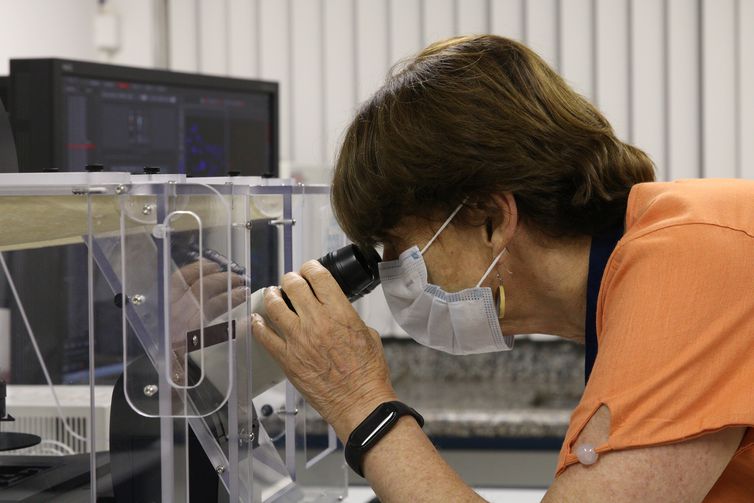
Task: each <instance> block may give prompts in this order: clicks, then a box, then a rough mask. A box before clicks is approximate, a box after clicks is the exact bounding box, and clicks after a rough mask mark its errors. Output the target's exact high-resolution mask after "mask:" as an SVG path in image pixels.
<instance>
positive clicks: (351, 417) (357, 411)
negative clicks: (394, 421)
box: [330, 390, 398, 444]
mask: <svg viewBox="0 0 754 503" xmlns="http://www.w3.org/2000/svg"><path fill="white" fill-rule="evenodd" d="M393 400H398V396H397V395H396V394H395V392H394V391H392V390H390V391H387V390H386V391H384V392H381V393H377V394H373V395H370V396H369V397H363V398H361V399H360V400H357V401H354V403H352V404H351V405H350V406H349V407H348V408H346V409H344V411H343V413H341V414H338V415H337V417H334V418H333V421H332V422H331V423H330V424H331V425H332V427H333V429H334V430H335V433H336V434H337V435H338V438H339V439H340V441H341V442H342V443H344V444H345V443H346V441H347V440H348V437H349V435H351V432H352V431H353V430H354V429H356V427H357V426H359V425H360V424H361V423H362V422H363V421H364V419H366V417H367V416H368V415H369V414H371V413H372V411H374V409H376V408H377V407H378V406H379V405H380V404H383V403H385V402H391V401H393Z"/></svg>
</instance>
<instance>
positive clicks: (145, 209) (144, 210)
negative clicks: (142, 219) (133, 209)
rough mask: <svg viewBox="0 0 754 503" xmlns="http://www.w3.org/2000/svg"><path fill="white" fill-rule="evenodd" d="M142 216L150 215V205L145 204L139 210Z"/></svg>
mask: <svg viewBox="0 0 754 503" xmlns="http://www.w3.org/2000/svg"><path fill="white" fill-rule="evenodd" d="M141 213H142V215H151V214H152V205H151V204H145V205H144V207H143V208H142V209H141Z"/></svg>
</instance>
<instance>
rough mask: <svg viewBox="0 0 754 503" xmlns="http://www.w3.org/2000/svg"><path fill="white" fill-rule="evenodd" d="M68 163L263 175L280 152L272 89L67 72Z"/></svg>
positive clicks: (199, 173)
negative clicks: (245, 89) (203, 86)
mask: <svg viewBox="0 0 754 503" xmlns="http://www.w3.org/2000/svg"><path fill="white" fill-rule="evenodd" d="M62 95H63V100H64V101H65V105H64V117H63V123H62V128H61V134H62V135H63V138H64V139H65V140H64V141H65V145H64V148H65V164H66V169H67V170H72V169H73V168H75V167H81V166H85V165H87V164H91V163H98V164H103V165H105V166H107V167H108V170H110V171H129V172H137V171H141V170H142V169H143V167H144V165H145V163H148V164H149V165H150V166H152V167H159V168H160V171H161V172H163V173H183V174H187V175H193V176H222V175H225V174H226V173H227V172H228V171H237V172H239V173H250V174H251V173H254V174H261V173H264V172H265V171H266V170H267V167H268V166H269V165H270V161H271V156H272V144H271V140H272V130H271V128H272V124H271V120H270V112H269V109H270V103H269V101H270V96H269V95H266V94H261V93H260V94H250V93H241V92H232V91H218V90H209V89H201V88H192V87H179V86H171V85H162V84H152V83H144V82H127V81H118V80H108V79H96V78H91V77H78V76H64V77H63V82H62Z"/></svg>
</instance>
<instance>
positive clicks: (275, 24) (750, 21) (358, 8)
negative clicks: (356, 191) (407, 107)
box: [0, 0, 754, 179]
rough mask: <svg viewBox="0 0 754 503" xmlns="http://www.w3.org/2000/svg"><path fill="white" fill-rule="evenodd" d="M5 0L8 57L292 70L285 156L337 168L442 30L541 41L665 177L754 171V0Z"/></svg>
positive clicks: (229, 71) (1, 44) (272, 75)
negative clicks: (409, 64) (103, 46)
mask: <svg viewBox="0 0 754 503" xmlns="http://www.w3.org/2000/svg"><path fill="white" fill-rule="evenodd" d="M105 8H106V9H107V10H109V11H110V12H113V13H115V14H116V15H118V18H119V24H120V28H121V37H120V43H121V47H120V50H118V51H117V52H116V53H114V54H113V55H112V56H108V55H106V54H104V53H102V52H98V50H97V48H96V47H95V44H94V37H93V18H94V16H95V14H96V13H97V10H98V7H97V2H96V0H23V1H19V0H0V13H3V15H4V18H5V19H4V22H3V26H2V28H0V75H2V74H7V69H8V60H9V59H10V58H11V57H45V56H59V57H68V58H76V59H90V60H100V61H112V62H114V63H121V64H127V65H136V66H147V67H154V66H164V65H169V67H170V68H173V69H176V70H184V71H199V72H204V73H212V74H219V75H232V76H238V77H247V78H263V79H270V80H277V81H280V83H281V158H282V159H283V160H284V161H289V162H290V163H292V164H293V166H294V169H296V170H299V171H303V172H304V174H307V173H308V174H309V175H310V176H311V177H313V178H326V176H327V169H328V167H329V166H330V165H331V163H332V160H333V157H334V154H335V151H336V148H337V144H338V140H339V138H340V135H341V133H342V131H343V128H344V126H345V125H346V124H347V122H348V120H349V118H350V117H351V116H352V114H353V112H354V109H355V107H356V105H357V104H358V103H359V102H361V101H363V100H364V99H366V98H367V97H368V96H369V95H370V94H371V93H372V92H373V91H374V90H375V89H376V88H377V87H378V86H379V85H380V83H381V82H382V81H383V80H384V77H385V75H386V74H387V72H388V69H389V68H390V66H392V65H393V64H394V63H395V62H396V61H398V60H399V59H401V58H404V57H407V56H410V55H411V54H414V53H415V52H416V51H418V50H420V49H421V48H422V47H423V46H424V45H426V44H427V43H429V42H431V41H434V40H436V39H438V38H442V37H447V36H452V35H454V34H462V33H482V32H489V33H496V34H500V35H505V36H509V37H512V38H516V39H519V40H522V41H524V42H525V43H527V44H529V45H530V46H531V47H533V48H534V49H535V50H537V51H538V52H539V53H540V54H542V55H543V56H544V57H545V59H547V61H549V62H550V63H551V64H552V65H553V66H554V67H555V68H556V69H558V70H559V71H560V72H561V73H562V74H563V75H564V76H565V77H566V79H567V80H568V81H569V82H571V83H572V84H573V85H574V87H576V89H578V90H579V91H580V92H582V93H583V94H584V95H586V96H587V97H589V98H590V99H592V100H593V101H594V102H595V103H596V104H597V105H598V106H599V107H600V108H601V109H602V110H603V111H604V112H605V113H606V115H607V116H608V118H609V119H610V120H611V122H612V123H613V125H614V127H615V129H616V130H617V131H618V133H619V134H620V135H621V136H622V137H623V138H625V139H627V140H629V141H631V142H634V143H636V144H637V145H638V146H640V147H642V148H644V149H645V150H646V151H647V152H648V153H649V154H650V155H651V156H652V158H653V159H654V160H655V162H656V163H657V166H658V174H659V176H660V177H661V178H670V179H672V178H681V177H689V176H745V177H754V141H750V139H751V138H754V93H751V92H748V90H750V89H754V0H108V2H106V7H105Z"/></svg>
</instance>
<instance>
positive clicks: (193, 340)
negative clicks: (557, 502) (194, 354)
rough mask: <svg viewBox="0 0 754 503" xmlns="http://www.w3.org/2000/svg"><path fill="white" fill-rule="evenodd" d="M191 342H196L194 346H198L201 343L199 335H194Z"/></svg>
mask: <svg viewBox="0 0 754 503" xmlns="http://www.w3.org/2000/svg"><path fill="white" fill-rule="evenodd" d="M191 342H192V343H193V344H194V346H198V345H199V337H197V336H193V337H192V338H191Z"/></svg>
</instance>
